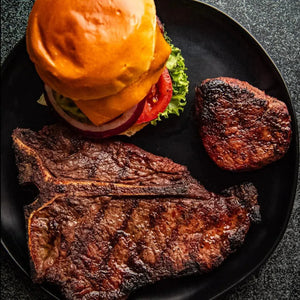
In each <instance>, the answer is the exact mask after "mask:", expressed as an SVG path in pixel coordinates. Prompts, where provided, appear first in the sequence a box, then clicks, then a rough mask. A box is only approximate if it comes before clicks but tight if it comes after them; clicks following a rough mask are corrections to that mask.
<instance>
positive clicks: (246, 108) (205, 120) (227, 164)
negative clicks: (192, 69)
mask: <svg viewBox="0 0 300 300" xmlns="http://www.w3.org/2000/svg"><path fill="white" fill-rule="evenodd" d="M196 113H197V117H198V120H199V124H200V135H201V137H202V140H203V144H204V147H205V149H206V151H207V153H208V154H209V156H210V157H211V158H212V160H213V161H214V162H215V163H216V164H217V165H218V166H219V167H221V168H223V169H227V170H232V171H244V170H251V169H258V168H261V167H263V166H265V165H267V164H269V163H271V162H274V161H276V160H278V159H280V158H281V157H282V156H283V155H284V154H285V153H286V151H287V150H288V148H289V144H290V140H291V125H290V122H291V120H290V116H289V113H288V110H287V107H286V105H285V104H284V103H283V102H281V101H279V100H277V99H276V98H273V97H270V96H268V95H266V94H265V93H264V92H263V91H261V90H259V89H257V88H255V87H253V86H251V85H250V84H249V83H247V82H244V81H240V80H237V79H233V78H227V77H219V78H214V79H206V80H204V81H203V82H202V83H201V85H199V86H197V87H196Z"/></svg>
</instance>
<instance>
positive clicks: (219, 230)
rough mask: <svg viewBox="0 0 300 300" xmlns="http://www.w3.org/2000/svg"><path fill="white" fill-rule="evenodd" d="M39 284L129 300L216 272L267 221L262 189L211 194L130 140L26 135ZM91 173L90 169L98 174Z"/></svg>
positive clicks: (22, 157) (20, 157)
mask: <svg viewBox="0 0 300 300" xmlns="http://www.w3.org/2000/svg"><path fill="white" fill-rule="evenodd" d="M13 141H14V148H15V152H16V158H17V165H18V167H19V179H20V182H21V183H29V182H32V183H34V184H36V186H37V187H38V188H39V191H40V193H39V195H38V197H37V199H36V201H35V202H34V203H33V204H31V205H29V206H27V207H26V208H25V210H26V216H27V225H28V246H29V253H30V258H31V265H32V267H33V278H34V280H35V281H37V282H41V281H49V282H52V283H55V284H57V285H58V286H60V288H61V290H62V292H63V294H64V295H65V297H66V298H67V299H120V298H126V297H127V296H128V295H129V294H130V293H131V292H132V291H133V290H135V289H137V288H138V287H140V286H143V285H145V284H147V283H150V282H155V281H157V280H159V279H161V278H166V277H168V276H182V275H185V274H191V273H195V272H207V271H209V270H211V269H212V268H214V267H216V266H218V265H219V264H220V263H221V262H222V261H223V260H224V259H225V258H226V257H227V256H228V255H229V254H230V253H232V252H234V251H235V250H236V249H237V247H238V246H239V245H240V244H241V243H242V242H243V241H244V238H245V235H246V233H247V231H248V229H249V226H250V222H251V221H253V220H254V221H256V220H258V219H259V208H258V205H257V191H256V189H255V187H254V186H253V185H252V184H244V185H241V186H236V187H232V188H229V189H228V190H226V191H225V192H224V193H223V194H222V195H217V194H214V193H211V192H208V191H207V190H206V189H205V188H204V187H203V186H201V185H200V184H199V183H198V182H197V181H196V180H195V179H193V178H192V177H191V176H190V174H189V172H188V171H187V169H186V168H185V167H184V166H181V165H178V164H176V163H174V162H172V161H171V160H170V159H167V158H162V157H159V156H155V155H153V154H150V153H148V152H146V151H144V150H142V149H140V148H138V147H136V146H133V145H130V144H126V143H121V142H112V141H106V142H99V143H96V142H90V141H87V140H85V139H82V138H80V137H76V136H73V135H72V133H71V132H69V131H68V130H66V129H64V128H62V127H59V126H50V127H45V128H44V129H43V130H41V131H40V132H38V133H35V132H33V131H31V130H26V129H16V130H15V131H14V133H13ZM89 170H90V171H89Z"/></svg>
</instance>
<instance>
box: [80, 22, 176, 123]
mask: <svg viewBox="0 0 300 300" xmlns="http://www.w3.org/2000/svg"><path fill="white" fill-rule="evenodd" d="M136 42H137V43H138V42H139V41H136ZM170 53H171V47H170V46H169V44H168V43H167V42H166V41H165V39H164V37H163V35H162V33H161V31H160V29H159V27H158V26H156V43H155V52H154V57H153V60H152V62H151V65H150V68H149V70H148V71H147V72H145V73H144V74H142V76H141V77H140V79H139V80H137V81H136V82H134V83H133V84H131V85H129V86H127V87H126V88H124V89H123V90H122V91H121V92H119V93H117V94H115V95H112V96H108V97H105V98H101V99H95V100H74V102H75V104H76V105H77V106H78V107H79V109H80V110H81V111H82V112H83V113H84V114H85V115H86V116H87V117H88V118H89V120H90V121H91V122H92V123H93V124H95V125H97V126H99V125H101V124H104V123H106V122H109V121H111V120H112V119H114V118H116V117H118V116H119V115H121V114H122V113H123V112H124V111H126V110H128V109H129V108H131V107H133V106H134V105H136V104H137V103H138V102H140V101H141V100H142V99H143V98H144V97H145V96H146V95H147V93H148V92H149V90H150V88H151V86H152V85H153V84H155V83H156V82H157V81H158V79H159V77H160V75H161V73H162V71H163V69H164V67H165V63H166V61H167V59H168V57H169V55H170Z"/></svg>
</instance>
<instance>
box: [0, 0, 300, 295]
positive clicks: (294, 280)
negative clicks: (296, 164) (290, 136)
mask: <svg viewBox="0 0 300 300" xmlns="http://www.w3.org/2000/svg"><path fill="white" fill-rule="evenodd" d="M203 2H205V3H208V4H211V5H214V6H215V7H217V8H219V9H221V10H222V11H224V12H225V13H227V14H228V15H230V16H231V17H233V18H234V19H236V20H237V21H238V22H239V23H240V24H242V25H243V26H244V27H245V28H246V29H248V30H249V31H250V32H251V33H252V34H253V35H254V37H255V38H256V39H257V40H258V41H259V42H260V43H261V44H262V46H263V47H264V48H265V50H266V51H267V52H268V53H269V55H270V56H271V58H272V59H273V61H274V62H275V64H276V65H277V67H278V68H279V70H280V72H281V74H282V76H283V78H284V79H285V81H286V83H287V86H288V89H289V92H290V95H291V98H292V101H293V104H294V107H295V110H296V114H297V119H298V123H300V101H299V100H300V99H299V94H300V88H299V83H300V34H299V29H300V1H299V0H240V1H236V0H207V1H203ZM33 3H34V1H33V0H14V1H11V0H1V4H2V5H1V63H2V62H3V61H4V60H5V58H6V56H7V55H8V53H9V51H10V50H11V49H12V48H13V47H14V45H15V44H16V43H17V42H18V41H19V39H20V38H21V37H22V36H23V35H24V33H25V28H26V23H27V18H28V14H29V12H30V10H31V7H32V5H33ZM299 215H300V192H299V182H298V189H297V194H296V199H295V204H294V209H293V213H292V216H291V219H290V222H289V225H288V228H287V230H286V233H285V235H284V237H283V239H282V241H281V242H280V244H279V246H278V247H277V249H276V250H275V252H274V253H273V255H272V256H271V257H270V259H269V260H268V261H267V262H266V263H265V264H264V265H263V266H262V267H261V268H260V269H259V271H258V272H257V273H256V274H254V275H252V276H251V277H249V278H248V279H246V280H245V281H244V282H243V283H242V284H241V285H239V286H238V287H236V288H235V289H233V290H232V291H230V292H228V293H227V294H226V295H225V296H224V297H222V299H226V300H233V299H251V300H252V299H256V300H259V299H291V300H292V299H293V300H296V299H300V247H299V244H300V234H299V232H300V224H299V220H300V218H299ZM1 287H2V288H1V299H33V300H35V299H40V300H46V299H50V297H49V296H48V295H47V294H46V293H45V292H43V291H42V290H41V289H40V288H39V287H38V286H36V285H34V284H33V283H32V282H31V280H30V279H29V278H27V277H26V276H25V275H24V274H23V273H22V271H21V270H20V269H19V268H18V267H17V266H16V265H15V264H14V263H13V262H12V260H11V258H10V257H9V256H8V255H7V253H6V252H5V251H4V250H3V248H2V247H1Z"/></svg>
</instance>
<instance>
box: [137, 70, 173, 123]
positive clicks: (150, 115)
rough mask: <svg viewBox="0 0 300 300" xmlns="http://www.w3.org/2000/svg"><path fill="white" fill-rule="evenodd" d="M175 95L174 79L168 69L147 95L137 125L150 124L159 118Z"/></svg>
mask: <svg viewBox="0 0 300 300" xmlns="http://www.w3.org/2000/svg"><path fill="white" fill-rule="evenodd" d="M172 94H173V87H172V79H171V76H170V74H169V71H168V69H167V68H165V69H164V70H163V72H162V74H161V75H160V77H159V80H158V82H157V83H156V84H155V85H153V86H152V88H151V90H150V92H149V93H148V94H147V96H146V97H145V98H146V102H145V106H144V110H143V112H142V114H141V115H140V117H139V118H138V120H137V121H136V124H141V123H145V122H150V121H152V120H154V119H156V118H157V116H158V114H159V113H161V112H163V111H164V110H165V109H166V108H167V106H168V104H169V102H170V101H171V98H172Z"/></svg>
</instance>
